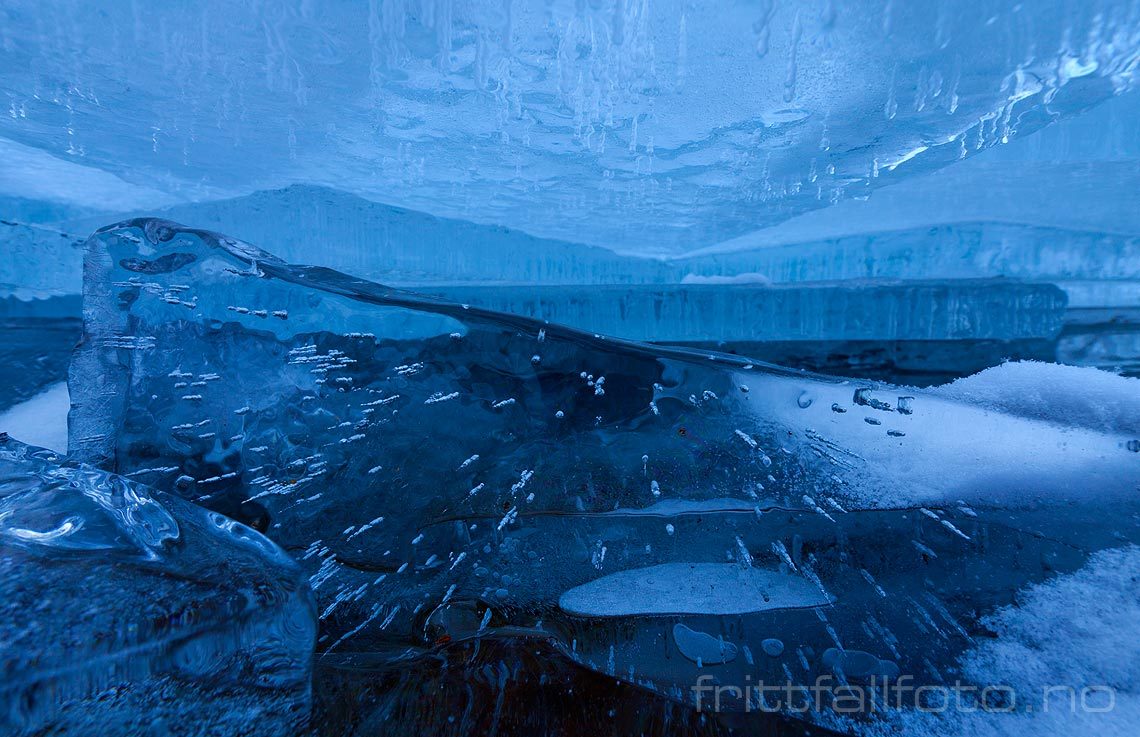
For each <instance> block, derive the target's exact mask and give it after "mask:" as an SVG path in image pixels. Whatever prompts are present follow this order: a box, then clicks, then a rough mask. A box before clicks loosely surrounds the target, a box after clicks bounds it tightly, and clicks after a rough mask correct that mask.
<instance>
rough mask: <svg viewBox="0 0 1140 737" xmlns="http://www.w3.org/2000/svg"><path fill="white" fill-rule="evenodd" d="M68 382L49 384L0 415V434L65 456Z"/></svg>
mask: <svg viewBox="0 0 1140 737" xmlns="http://www.w3.org/2000/svg"><path fill="white" fill-rule="evenodd" d="M70 409H71V397H70V395H69V394H68V393H67V382H66V381H61V382H59V383H58V384H52V385H51V386H50V387H48V388H47V389H45V390H44V391H42V392H40V393H39V394H37V395H36V396H34V397H32V398H31V399H29V400H27V401H26V402H21V403H20V404H17V405H16V406H14V407H10V408H8V409H7V410H5V411H4V412H3V413H2V414H0V432H6V433H8V434H9V435H10V436H12V437H13V438H15V439H16V440H19V441H20V442H21V443H27V444H28V445H36V446H39V447H41V448H47V449H49V450H54V451H56V452H57V453H67V412H68V410H70Z"/></svg>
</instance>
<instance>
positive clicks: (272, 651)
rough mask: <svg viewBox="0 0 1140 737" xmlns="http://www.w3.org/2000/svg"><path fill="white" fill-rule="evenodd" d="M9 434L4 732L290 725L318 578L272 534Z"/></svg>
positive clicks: (295, 716)
mask: <svg viewBox="0 0 1140 737" xmlns="http://www.w3.org/2000/svg"><path fill="white" fill-rule="evenodd" d="M58 463H59V459H58V458H57V457H56V456H55V454H54V453H53V452H52V451H48V450H43V449H40V448H35V447H32V446H28V445H24V444H23V443H19V442H17V441H15V440H11V439H9V438H8V437H7V436H6V435H4V436H0V632H3V633H4V637H3V640H2V641H0V673H2V674H3V678H2V679H0V704H3V708H2V709H0V732H3V733H4V734H48V733H50V734H57V733H59V734H63V733H66V734H101V735H131V734H142V733H146V734H152V733H157V732H165V728H164V727H163V725H169V726H170V727H171V728H172V729H173V730H174V731H176V732H178V733H195V734H197V733H200V732H204V731H207V730H208V729H218V730H221V731H222V732H225V733H226V734H249V733H257V734H266V735H288V734H292V733H293V731H294V729H295V728H296V726H297V725H298V724H299V723H300V722H302V721H303V720H304V719H305V718H306V717H307V713H308V704H309V691H310V674H311V668H312V652H313V641H314V638H315V635H316V623H315V612H314V611H313V608H314V605H313V599H312V594H311V592H310V591H309V587H308V585H307V584H306V582H305V580H304V577H303V576H302V575H301V572H300V571H299V570H298V568H297V566H296V564H295V563H294V562H293V561H292V560H290V559H289V557H288V556H286V555H285V554H284V553H283V552H282V551H281V550H280V549H279V548H278V547H277V546H276V545H274V544H273V543H271V542H270V541H269V540H266V539H265V538H264V537H263V536H261V535H260V534H258V533H257V532H255V531H254V530H251V529H249V528H248V527H246V526H244V525H241V524H238V523H236V522H234V521H233V520H230V519H227V518H225V517H223V516H222V515H220V514H218V513H217V512H212V511H209V510H206V509H202V508H200V507H197V506H195V505H193V504H190V503H188V502H186V501H184V500H183V499H180V498H178V497H176V496H172V495H170V494H166V493H164V492H159V491H153V490H151V489H148V488H146V487H144V486H142V485H141V484H138V483H136V482H133V481H128V480H127V479H124V478H122V477H120V476H115V475H112V474H108V473H105V472H103V471H98V470H96V469H93V468H90V467H87V466H78V467H76V466H60V465H57V464H58Z"/></svg>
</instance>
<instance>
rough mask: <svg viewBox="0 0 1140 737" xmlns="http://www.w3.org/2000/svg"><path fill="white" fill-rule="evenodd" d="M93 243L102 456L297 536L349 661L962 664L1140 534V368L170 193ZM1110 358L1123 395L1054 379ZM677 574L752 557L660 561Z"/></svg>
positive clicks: (621, 669) (660, 670) (76, 438)
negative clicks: (823, 346)
mask: <svg viewBox="0 0 1140 737" xmlns="http://www.w3.org/2000/svg"><path fill="white" fill-rule="evenodd" d="M87 249H88V250H87V258H86V263H85V300H86V303H85V326H84V331H85V335H84V342H83V344H82V346H81V348H80V351H79V353H78V354H77V356H76V360H75V361H74V363H73V365H72V373H71V378H70V389H71V393H72V398H73V412H72V416H71V428H70V431H71V437H70V442H71V451H72V452H73V453H74V454H75V455H77V456H78V457H79V458H82V459H84V460H88V461H90V462H93V463H97V464H99V465H102V466H103V467H105V468H107V469H109V470H114V471H116V472H118V473H123V474H128V475H130V476H131V477H132V478H137V479H140V480H145V481H146V482H147V483H151V484H153V485H155V486H157V487H158V488H164V489H171V490H174V491H175V492H177V493H178V494H180V495H182V496H184V497H186V498H188V499H190V500H192V501H195V502H197V503H199V504H202V505H204V506H207V507H209V508H211V509H213V510H215V511H219V512H222V513H225V514H227V515H229V516H231V517H233V518H235V519H238V520H242V521H244V522H246V523H248V524H250V525H253V526H255V527H257V528H259V529H262V530H264V531H265V533H266V535H267V536H269V537H270V538H271V539H273V540H274V541H275V542H277V543H278V544H280V545H281V546H282V547H283V548H285V549H286V550H287V551H289V552H290V553H291V554H292V555H293V556H294V557H295V558H296V559H298V560H299V561H300V563H301V565H302V566H303V567H304V568H305V570H306V573H307V574H308V575H309V580H310V583H311V585H312V587H313V588H314V589H315V591H316V594H317V598H318V611H319V612H320V619H321V637H320V640H319V645H318V647H319V649H320V650H321V651H322V652H323V655H322V658H324V660H325V662H328V663H337V662H339V661H338V658H342V657H349V656H350V655H351V654H352V653H359V652H367V653H372V654H373V656H374V657H378V658H381V659H384V658H392V657H397V656H404V655H406V654H409V653H410V654H413V655H414V654H416V653H425V652H430V651H431V650H432V648H433V647H435V646H437V645H438V644H439V643H440V642H446V641H451V640H455V639H462V638H471V637H482V636H489V635H492V634H496V633H499V634H504V635H508V634H518V633H520V632H525V633H530V634H532V635H534V636H541V637H545V638H550V639H551V640H552V641H554V642H555V643H557V645H558V647H560V648H562V649H563V651H564V652H565V653H566V654H567V655H568V656H569V657H572V658H574V659H576V660H578V661H579V662H581V663H583V664H585V665H587V666H589V667H591V668H594V669H596V670H598V671H601V672H605V673H608V674H611V675H617V676H620V677H621V678H624V679H626V680H628V681H631V682H634V683H638V684H641V685H644V686H646V687H648V688H651V689H654V690H657V691H659V692H662V693H665V694H667V695H669V696H671V697H673V698H676V699H678V700H688V699H689V698H690V694H688V693H687V692H686V691H685V689H686V688H687V685H686V684H692V683H694V682H695V680H696V678H697V677H698V676H699V675H701V674H702V673H703V672H706V671H704V670H703V669H706V668H710V667H715V668H717V671H716V674H717V676H718V677H720V678H722V679H724V681H725V682H729V683H731V682H734V681H733V679H737V680H738V681H739V682H743V679H744V678H745V675H746V674H750V675H753V676H755V675H756V671H755V668H756V667H759V668H760V669H761V672H762V673H766V674H767V676H769V677H771V678H774V679H775V678H778V679H781V680H784V679H790V680H793V681H795V682H797V683H809V682H811V680H812V679H813V678H814V677H815V676H817V675H819V674H821V673H834V672H837V671H839V672H846V673H847V675H849V676H855V675H858V674H863V675H866V674H875V673H887V672H890V673H897V672H903V673H907V674H915V676H916V678H918V679H919V681H920V682H938V681H939V680H940V679H941V678H942V672H943V671H944V670H945V669H946V668H948V667H952V664H953V663H954V662H955V658H956V657H957V656H959V655H960V654H961V653H962V652H963V651H964V650H965V648H967V647H968V646H969V645H970V643H971V642H972V641H973V633H972V629H973V627H974V624H973V623H974V621H975V620H976V618H977V612H979V611H984V610H986V609H989V608H992V607H994V606H998V605H1001V604H1005V603H1008V597H1009V596H1010V592H1011V591H1013V590H1014V589H1016V588H1018V587H1019V586H1023V585H1025V584H1027V583H1033V582H1036V581H1040V580H1041V579H1043V578H1044V577H1045V576H1046V575H1048V574H1049V573H1051V572H1054V571H1058V570H1061V571H1071V570H1075V569H1077V568H1078V567H1079V566H1080V565H1082V564H1083V563H1084V561H1085V559H1086V557H1087V554H1088V552H1091V551H1094V550H1097V549H1100V548H1103V547H1107V546H1109V545H1118V544H1119V542H1118V541H1119V540H1120V539H1121V538H1123V539H1128V540H1133V541H1135V540H1138V539H1140V530H1138V529H1137V525H1136V521H1135V520H1136V519H1137V518H1136V516H1135V511H1136V502H1135V488H1136V484H1137V481H1138V479H1140V440H1137V439H1136V438H1135V435H1134V430H1135V425H1134V420H1133V419H1131V415H1130V413H1129V409H1130V408H1131V407H1134V406H1135V401H1136V396H1137V384H1138V383H1140V382H1138V381H1137V380H1131V379H1124V378H1121V377H1114V376H1110V375H1107V374H1100V373H1097V372H1092V373H1088V370H1079V369H1068V370H1062V371H1061V372H1060V373H1058V372H1055V371H1053V370H1052V369H1051V367H1048V366H1042V365H1028V366H1022V367H1019V368H1015V369H1009V368H1005V369H1000V370H997V372H996V373H994V374H990V375H988V376H986V375H983V376H982V377H979V378H976V379H974V380H972V381H970V382H967V383H964V384H962V385H956V386H955V387H951V388H950V389H944V390H938V391H922V390H914V389H907V388H900V387H894V386H889V385H882V384H875V383H872V382H851V381H844V380H839V379H827V378H823V377H818V376H813V375H810V374H804V373H800V372H795V371H788V370H784V369H779V368H776V367H771V366H764V365H754V364H751V363H748V362H746V361H745V360H744V359H741V358H738V357H734V356H725V355H718V354H708V353H699V352H694V351H687V350H681V349H666V348H659V347H652V346H647V345H643V344H639V343H635V342H631V341H622V340H616V339H610V338H605V337H602V336H598V335H594V334H591V333H584V332H581V331H577V330H573V329H570V328H566V327H562V326H557V325H551V324H545V323H542V322H539V321H536V320H533V319H529V318H524V317H519V316H514V315H507V314H502V313H495V312H492V311H489V310H486V309H482V308H478V307H474V306H470V305H463V304H458V303H452V302H448V301H445V300H441V299H436V298H431V297H424V296H421V295H417V294H414V293H411V292H406V291H402V290H397V289H391V288H388V287H384V286H382V285H378V284H374V283H371V282H367V281H364V280H361V279H357V278H353V277H349V276H346V275H343V274H339V273H337V272H334V271H331V270H328V269H322V268H314V267H303V266H293V265H289V264H287V263H285V262H283V261H281V260H279V259H277V258H275V257H274V256H272V255H271V254H269V253H266V252H264V251H261V250H260V249H258V248H256V247H254V246H252V245H250V244H247V243H243V242H240V241H236V240H234V239H231V238H227V237H225V236H220V235H217V234H214V233H210V232H207V231H202V230H193V229H186V228H182V227H180V226H177V225H175V224H173V223H170V222H168V221H160V220H135V221H129V222H126V223H122V224H119V225H117V226H111V227H108V228H106V229H104V230H102V231H100V232H99V233H97V234H96V235H94V236H93V237H92V238H91V239H90V241H89V242H88V246H87ZM1065 371H1078V372H1081V376H1080V378H1079V380H1077V381H1072V379H1071V378H1070V377H1069V375H1068V374H1066V373H1065ZM1003 376H1009V377H1013V380H1011V381H1002V379H1001V377H1003ZM1092 376H1096V377H1098V379H1097V381H1095V382H1092V384H1093V385H1095V386H1094V388H1095V390H1096V397H1100V398H1103V396H1105V395H1110V394H1119V395H1121V396H1122V397H1124V399H1122V400H1121V402H1120V403H1119V405H1118V409H1119V411H1118V412H1117V413H1115V414H1113V413H1109V414H1107V415H1106V414H1104V413H1097V414H1094V413H1091V412H1089V411H1088V408H1089V407H1090V406H1092V404H1095V403H1096V402H1095V401H1093V400H1095V399H1096V397H1093V398H1092V399H1090V400H1089V402H1085V403H1082V402H1081V401H1079V400H1077V399H1073V398H1067V397H1065V395H1064V393H1063V392H1060V391H1058V390H1056V389H1050V388H1049V385H1050V384H1051V383H1057V382H1062V381H1063V382H1066V383H1071V384H1072V385H1073V390H1074V391H1076V392H1079V391H1080V387H1081V385H1082V384H1084V383H1086V382H1084V379H1085V378H1087V377H1092ZM1002 384H1007V385H1008V388H1009V389H1010V391H1011V392H1013V393H1014V394H1015V395H1017V396H1004V397H1003V396H1000V386H1001V385H1002ZM1019 397H1020V398H1019ZM662 566H665V567H666V568H661V567H662ZM677 567H687V568H686V570H708V571H713V572H715V578H716V581H717V582H720V583H718V585H717V587H714V588H716V590H715V591H700V590H699V589H698V584H697V582H694V581H692V580H689V579H687V578H685V577H677V576H661V575H655V572H659V571H661V570H665V571H670V570H674V569H675V568H677ZM615 576H616V577H617V578H614V577H615ZM704 578H705V579H706V583H707V582H708V579H709V577H708V576H705V577H704ZM615 581H617V582H618V583H617V584H615V583H614V582H615ZM629 582H632V586H631V585H630V583H629ZM721 583H722V584H723V585H720V584H721ZM671 584H673V585H675V589H674V590H669V586H670V585H671ZM619 586H620V587H623V588H624V589H625V590H626V591H627V592H629V594H630V595H629V596H627V597H626V598H625V599H624V600H621V599H619V598H615V592H614V590H613V589H614V588H615V587H619ZM742 592H752V593H754V594H755V596H756V597H758V600H757V601H755V602H751V603H750V602H742V601H739V600H736V599H734V598H733V597H734V596H739V595H740V594H741V593H742ZM666 611H668V612H670V613H671V614H672V615H675V616H669V617H660V616H651V615H652V614H654V613H662V612H666ZM727 613H731V614H727ZM776 633H779V635H780V639H779V640H775V639H774V637H773V636H774V635H775V634H776ZM785 643H787V644H786V645H785ZM762 653H763V655H761V654H762ZM772 653H775V654H772ZM674 654H679V655H681V656H682V657H673V655H674ZM730 655H731V656H732V657H729V656H730ZM757 664H759V665H758V666H757ZM792 669H794V670H792ZM784 673H788V674H789V675H786V676H785V675H783V674H784ZM742 707H743V705H742V704H738V705H737V708H742Z"/></svg>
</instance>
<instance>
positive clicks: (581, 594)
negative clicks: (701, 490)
mask: <svg viewBox="0 0 1140 737" xmlns="http://www.w3.org/2000/svg"><path fill="white" fill-rule="evenodd" d="M830 603H831V600H830V599H829V598H828V596H827V594H826V593H824V592H822V591H820V589H819V588H818V587H816V586H815V585H814V584H812V582H811V581H808V580H806V579H804V578H802V577H800V576H795V575H790V574H779V573H773V572H770V571H763V570H760V569H757V568H752V567H751V566H747V567H741V566H739V565H737V564H735V563H665V564H662V565H659V566H653V567H651V568H634V569H630V570H626V571H621V572H620V573H614V574H611V575H609V576H605V577H603V578H599V579H595V580H593V581H591V582H590V583H588V584H584V585H582V586H578V587H576V588H573V589H571V590H570V591H567V592H566V593H564V594H562V596H561V597H560V598H559V600H558V605H559V606H560V607H562V608H563V609H564V610H566V611H567V612H570V613H571V614H578V615H580V616H584V617H622V616H626V617H628V616H633V615H637V614H747V613H750V612H758V611H764V610H767V609H797V608H807V607H816V606H824V605H826V604H830Z"/></svg>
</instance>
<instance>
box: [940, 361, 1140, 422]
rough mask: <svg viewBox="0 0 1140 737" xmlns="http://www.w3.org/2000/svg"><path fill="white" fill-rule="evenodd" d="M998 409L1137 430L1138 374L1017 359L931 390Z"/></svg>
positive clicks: (1048, 419) (1139, 411)
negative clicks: (1127, 375)
mask: <svg viewBox="0 0 1140 737" xmlns="http://www.w3.org/2000/svg"><path fill="white" fill-rule="evenodd" d="M931 392H932V393H933V394H936V395H938V396H941V397H945V398H946V399H955V400H958V401H961V402H966V403H969V404H974V405H979V406H982V407H986V408H989V409H993V410H995V411H998V412H1005V413H1007V414H1011V415H1018V416H1020V417H1028V418H1032V419H1035V420H1043V421H1045V422H1053V423H1058V424H1062V425H1070V426H1071V425H1075V426H1078V427H1085V428H1089V429H1092V430H1099V431H1102V432H1122V433H1140V379H1134V378H1129V377H1125V376H1118V375H1116V374H1113V373H1110V372H1108V371H1102V370H1100V369H1096V368H1089V367H1082V366H1062V365H1060V364H1055V363H1041V362H1039V361H1018V362H1011V363H1004V364H1002V365H1001V366H994V367H993V368H989V369H986V370H985V371H982V372H980V373H977V374H974V375H973V376H967V377H966V378H964V379H958V380H957V381H955V382H953V383H951V384H946V385H944V386H940V387H936V388H934V389H932V390H931Z"/></svg>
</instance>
